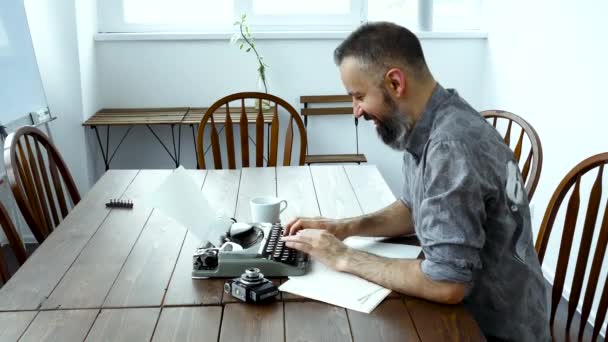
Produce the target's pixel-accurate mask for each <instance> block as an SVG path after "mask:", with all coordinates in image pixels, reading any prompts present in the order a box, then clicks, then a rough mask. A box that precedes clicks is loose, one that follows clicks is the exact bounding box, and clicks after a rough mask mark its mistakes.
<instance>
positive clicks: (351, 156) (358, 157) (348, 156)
mask: <svg viewBox="0 0 608 342" xmlns="http://www.w3.org/2000/svg"><path fill="white" fill-rule="evenodd" d="M304 163H305V164H322V163H367V157H365V154H356V153H342V154H307V155H306V158H305V159H304Z"/></svg>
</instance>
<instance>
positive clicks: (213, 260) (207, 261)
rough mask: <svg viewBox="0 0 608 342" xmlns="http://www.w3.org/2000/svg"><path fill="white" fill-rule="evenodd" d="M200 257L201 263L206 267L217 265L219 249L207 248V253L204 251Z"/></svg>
mask: <svg viewBox="0 0 608 342" xmlns="http://www.w3.org/2000/svg"><path fill="white" fill-rule="evenodd" d="M200 258H201V263H202V264H203V267H206V268H215V267H217V250H215V249H209V250H206V251H205V253H203V255H201V256H200Z"/></svg>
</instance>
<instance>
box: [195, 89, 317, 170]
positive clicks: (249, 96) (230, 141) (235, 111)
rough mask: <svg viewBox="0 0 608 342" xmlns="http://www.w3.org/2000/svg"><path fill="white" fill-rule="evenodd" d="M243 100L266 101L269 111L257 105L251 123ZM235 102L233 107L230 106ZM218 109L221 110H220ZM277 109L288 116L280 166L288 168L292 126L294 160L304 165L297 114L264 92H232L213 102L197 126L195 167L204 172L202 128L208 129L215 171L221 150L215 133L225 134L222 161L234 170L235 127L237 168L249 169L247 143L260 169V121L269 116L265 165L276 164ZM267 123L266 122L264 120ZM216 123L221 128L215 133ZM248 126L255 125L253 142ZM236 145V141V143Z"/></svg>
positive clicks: (303, 140) (219, 164)
mask: <svg viewBox="0 0 608 342" xmlns="http://www.w3.org/2000/svg"><path fill="white" fill-rule="evenodd" d="M246 100H254V101H256V102H257V103H258V104H261V103H262V101H269V102H270V109H268V110H264V109H263V106H262V105H258V108H257V109H255V114H254V115H255V120H252V119H253V117H252V116H251V115H250V114H249V113H250V112H251V111H252V110H253V109H252V107H246ZM233 102H236V106H233V105H234V104H233ZM222 107H223V108H224V110H222ZM279 107H282V108H283V109H284V110H285V111H287V113H288V114H289V123H288V125H287V131H286V133H285V144H284V147H283V153H282V155H283V164H282V165H284V166H289V165H291V159H292V156H291V153H292V148H293V144H294V123H295V126H296V129H297V130H298V134H299V136H300V141H299V143H300V146H299V155H298V156H297V157H296V158H297V161H298V165H304V157H305V155H306V130H305V128H304V124H303V123H302V119H300V116H299V115H298V112H297V111H296V110H295V109H294V108H293V107H292V106H291V105H290V104H289V103H287V102H286V101H285V100H283V99H281V98H279V97H277V96H274V95H270V94H266V93H257V92H249V93H236V94H232V95H228V96H226V97H224V98H222V99H220V100H218V101H216V102H215V103H214V104H213V105H211V107H209V109H208V110H207V112H206V113H205V115H204V116H203V118H202V119H201V122H200V124H199V126H198V135H197V139H196V150H197V159H198V165H199V168H201V169H205V168H206V163H205V149H204V147H203V142H204V141H205V140H204V137H205V127H207V126H208V125H209V126H210V131H211V132H210V140H211V149H212V152H213V162H214V167H215V168H216V169H221V168H222V148H221V146H220V137H219V135H220V134H219V133H218V131H219V132H220V133H221V130H223V131H224V132H225V136H226V145H225V149H226V154H227V156H226V159H227V162H228V168H229V169H235V168H236V157H235V140H236V137H235V132H234V129H233V125H238V126H239V127H238V130H239V136H240V146H241V164H242V165H241V166H242V167H249V166H250V165H251V163H250V158H249V141H250V140H251V142H252V143H253V144H254V145H255V166H256V167H261V166H264V160H265V159H266V158H265V157H264V141H265V137H264V120H265V119H264V118H265V116H269V115H270V116H271V117H272V119H271V121H270V122H271V123H270V125H269V131H270V132H269V134H268V135H269V138H268V139H269V144H268V150H269V151H268V158H267V160H266V166H276V165H278V164H279V163H278V161H277V159H278V158H279V157H278V149H279V127H280V126H279V114H278V113H279V109H278V108H279ZM267 121H268V120H267ZM217 124H223V126H224V127H223V128H222V129H220V130H218V127H217ZM249 124H255V142H254V141H253V140H252V139H251V138H250V137H249ZM237 144H238V142H237Z"/></svg>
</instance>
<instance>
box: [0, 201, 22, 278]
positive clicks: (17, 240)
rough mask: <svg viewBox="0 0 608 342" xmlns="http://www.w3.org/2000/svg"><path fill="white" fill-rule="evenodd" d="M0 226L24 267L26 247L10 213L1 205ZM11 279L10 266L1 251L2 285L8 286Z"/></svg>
mask: <svg viewBox="0 0 608 342" xmlns="http://www.w3.org/2000/svg"><path fill="white" fill-rule="evenodd" d="M0 226H2V230H3V231H4V235H6V238H7V240H8V243H9V246H10V247H11V249H12V251H13V253H14V254H15V257H16V258H17V262H18V263H19V265H23V263H24V262H25V259H27V253H26V251H25V246H24V245H23V242H22V241H21V237H20V236H19V234H18V233H17V229H15V225H14V224H13V221H12V220H11V218H10V216H9V215H8V212H7V211H6V209H5V208H4V205H2V203H0ZM9 278H10V274H9V272H8V266H7V264H6V261H5V260H4V255H3V253H2V251H0V280H1V281H2V283H4V284H6V282H7V281H8V279H9Z"/></svg>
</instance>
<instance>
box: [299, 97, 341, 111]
mask: <svg viewBox="0 0 608 342" xmlns="http://www.w3.org/2000/svg"><path fill="white" fill-rule="evenodd" d="M352 101H353V98H352V97H351V96H350V95H305V96H300V103H332V102H342V103H350V102H352ZM351 109H352V107H351Z"/></svg>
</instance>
